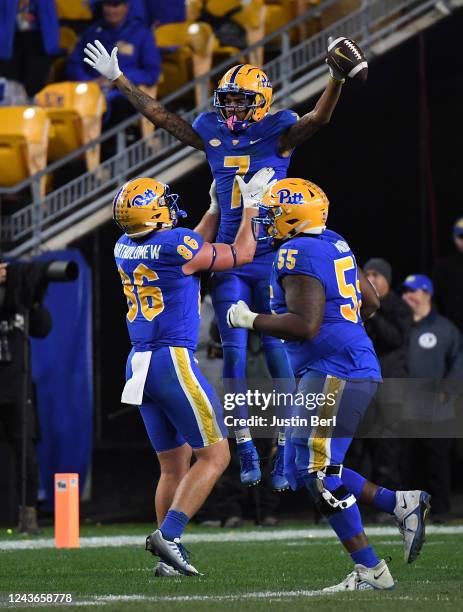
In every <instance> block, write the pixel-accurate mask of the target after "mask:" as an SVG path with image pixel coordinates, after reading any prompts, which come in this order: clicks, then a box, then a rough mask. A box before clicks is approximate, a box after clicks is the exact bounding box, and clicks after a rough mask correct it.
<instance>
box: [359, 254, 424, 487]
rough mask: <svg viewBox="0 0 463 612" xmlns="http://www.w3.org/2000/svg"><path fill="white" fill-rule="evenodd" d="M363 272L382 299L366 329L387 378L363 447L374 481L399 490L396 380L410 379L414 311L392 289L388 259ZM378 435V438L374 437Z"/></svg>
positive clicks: (373, 261) (378, 260) (398, 394)
mask: <svg viewBox="0 0 463 612" xmlns="http://www.w3.org/2000/svg"><path fill="white" fill-rule="evenodd" d="M363 270H364V272H365V275H366V277H367V278H368V280H369V281H370V282H371V283H372V284H373V286H374V287H375V289H376V291H377V292H378V295H379V298H380V304H381V305H380V308H379V310H378V311H377V312H376V314H375V316H374V317H372V318H371V319H368V321H366V322H365V329H366V331H367V333H368V335H369V336H370V338H371V340H372V342H373V346H374V348H375V351H376V354H377V355H378V358H379V361H380V364H381V373H382V375H383V379H384V383H383V385H382V386H381V387H380V389H379V391H378V393H377V395H376V398H375V401H374V403H373V404H372V406H371V408H370V410H369V421H370V423H372V427H371V430H370V432H369V433H368V435H369V436H370V437H369V438H367V439H365V440H364V444H363V446H364V449H365V448H366V449H368V450H369V452H370V453H371V460H372V461H371V463H372V470H373V472H372V476H371V479H372V480H373V481H374V482H379V483H380V484H381V485H382V486H385V487H387V488H392V489H397V488H399V485H400V476H399V454H400V442H399V440H398V439H397V437H395V436H396V434H397V431H396V426H397V421H398V419H399V418H400V412H401V405H402V404H401V401H402V397H401V390H400V384H399V381H397V380H396V379H399V378H404V377H406V376H407V343H408V336H409V334H410V329H411V327H412V324H413V319H412V312H411V310H410V308H409V307H408V306H407V304H405V302H403V300H401V299H400V297H399V296H398V295H396V294H395V293H394V292H393V291H392V290H391V278H392V269H391V266H390V264H389V263H388V262H387V261H386V260H384V259H381V258H379V257H377V258H373V259H370V260H369V261H367V262H366V264H365V265H364V266H363ZM391 379H393V380H391ZM375 434H376V435H377V436H378V437H377V438H375V437H371V436H374V435H375Z"/></svg>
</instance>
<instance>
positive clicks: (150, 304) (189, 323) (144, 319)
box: [114, 228, 203, 351]
mask: <svg viewBox="0 0 463 612" xmlns="http://www.w3.org/2000/svg"><path fill="white" fill-rule="evenodd" d="M202 245H203V239H202V238H201V236H200V235H199V234H197V233H196V232H194V231H192V230H189V229H185V228H176V229H172V230H166V231H161V232H159V231H158V232H156V231H154V232H151V233H150V234H148V236H147V237H146V238H142V239H140V240H137V241H135V240H132V239H131V238H128V237H127V236H126V235H125V234H124V235H123V236H121V237H120V238H119V240H118V241H117V242H116V246H115V247H114V257H115V259H116V265H117V269H118V271H119V274H120V275H121V279H122V284H123V287H124V293H125V296H126V298H127V305H128V309H129V310H128V313H127V327H128V330H129V336H130V340H131V342H132V345H133V347H134V348H135V350H137V351H151V350H154V349H157V348H160V347H164V346H177V347H185V348H188V349H190V350H192V351H195V350H196V345H197V343H198V333H199V278H198V277H196V276H193V275H189V276H188V275H186V274H184V273H183V271H182V266H183V265H184V264H185V263H187V262H188V261H190V260H191V259H192V258H193V257H194V256H195V255H196V253H197V252H198V251H199V250H200V248H201V247H202Z"/></svg>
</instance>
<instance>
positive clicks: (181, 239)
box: [167, 227, 204, 266]
mask: <svg viewBox="0 0 463 612" xmlns="http://www.w3.org/2000/svg"><path fill="white" fill-rule="evenodd" d="M175 234H176V240H173V241H172V243H171V244H170V245H169V249H168V251H167V256H168V258H169V262H170V263H171V264H172V265H177V266H183V265H184V264H186V263H188V262H189V261H191V260H192V259H193V258H194V256H195V255H196V254H197V253H199V251H200V250H201V247H202V246H203V244H204V240H203V239H202V237H201V236H200V235H199V234H198V233H197V232H195V231H194V230H190V229H188V228H183V227H181V228H177V229H176V230H175Z"/></svg>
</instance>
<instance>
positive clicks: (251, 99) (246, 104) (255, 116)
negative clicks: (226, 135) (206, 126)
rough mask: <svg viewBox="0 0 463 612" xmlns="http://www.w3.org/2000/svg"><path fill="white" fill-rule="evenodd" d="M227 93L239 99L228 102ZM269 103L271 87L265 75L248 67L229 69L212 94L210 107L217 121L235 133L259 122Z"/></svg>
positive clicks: (228, 96) (242, 65) (253, 67)
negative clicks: (212, 108)
mask: <svg viewBox="0 0 463 612" xmlns="http://www.w3.org/2000/svg"><path fill="white" fill-rule="evenodd" d="M230 94H234V95H235V96H237V94H240V95H241V96H242V100H241V99H235V100H231V99H230V98H231V96H230ZM271 103H272V85H271V83H270V81H269V80H268V77H267V75H266V74H265V72H264V71H263V70H261V69H260V68H258V67H257V66H253V65H252V64H239V65H238V66H234V67H233V68H230V70H228V71H227V72H226V73H225V74H224V76H223V77H222V78H221V80H220V82H219V85H218V87H217V89H216V90H215V91H214V101H213V105H214V108H215V109H216V113H217V116H218V118H219V121H220V122H222V123H225V124H226V125H227V127H228V128H229V129H230V130H231V131H235V132H236V131H239V130H244V129H246V128H247V127H248V125H249V124H250V123H251V122H257V121H261V120H262V119H263V118H264V117H265V115H266V114H267V113H268V111H269V108H270V104H271Z"/></svg>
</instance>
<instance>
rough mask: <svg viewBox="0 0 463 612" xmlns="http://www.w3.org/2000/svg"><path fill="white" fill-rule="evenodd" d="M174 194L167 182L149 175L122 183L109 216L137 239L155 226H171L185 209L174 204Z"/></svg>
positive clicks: (183, 214)
mask: <svg viewBox="0 0 463 612" xmlns="http://www.w3.org/2000/svg"><path fill="white" fill-rule="evenodd" d="M177 200H178V195H177V194H176V193H170V188H169V185H166V184H165V183H161V182H160V181H155V180H154V179H152V178H136V179H133V180H131V181H128V182H127V183H125V184H124V185H123V186H122V187H121V188H120V189H119V191H118V192H117V194H116V197H115V198H114V201H113V219H114V221H115V222H116V223H117V225H118V226H119V227H120V229H121V230H122V231H123V232H125V234H126V235H127V236H129V237H130V238H141V237H142V236H146V235H147V234H149V233H150V232H152V231H154V230H158V229H171V228H173V227H175V226H176V225H177V222H178V218H179V217H186V212H185V211H183V210H180V209H179V208H178V206H177Z"/></svg>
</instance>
